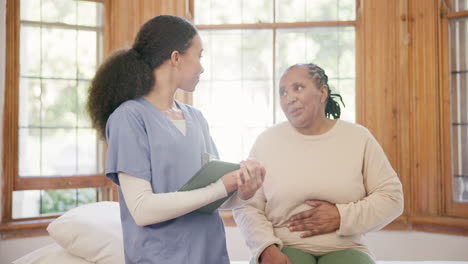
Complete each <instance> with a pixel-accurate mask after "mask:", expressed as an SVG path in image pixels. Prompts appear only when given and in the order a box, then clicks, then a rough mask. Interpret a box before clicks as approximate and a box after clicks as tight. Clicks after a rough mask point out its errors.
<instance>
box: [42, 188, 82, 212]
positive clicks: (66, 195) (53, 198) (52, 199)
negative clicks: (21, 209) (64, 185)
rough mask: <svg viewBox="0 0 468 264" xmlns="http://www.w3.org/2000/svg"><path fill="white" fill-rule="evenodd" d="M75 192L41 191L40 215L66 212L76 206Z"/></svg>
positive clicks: (63, 190)
mask: <svg viewBox="0 0 468 264" xmlns="http://www.w3.org/2000/svg"><path fill="white" fill-rule="evenodd" d="M77 196H78V194H77V190H76V189H62V190H44V191H41V210H40V214H41V215H47V214H58V213H61V212H66V211H68V210H70V209H72V208H74V207H76V205H77V202H78V201H77V199H76V198H77Z"/></svg>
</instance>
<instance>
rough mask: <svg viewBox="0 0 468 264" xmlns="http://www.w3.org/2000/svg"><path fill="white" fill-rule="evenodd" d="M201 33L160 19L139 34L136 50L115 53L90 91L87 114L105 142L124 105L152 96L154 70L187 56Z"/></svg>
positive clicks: (167, 18)
mask: <svg viewBox="0 0 468 264" xmlns="http://www.w3.org/2000/svg"><path fill="white" fill-rule="evenodd" d="M197 34H198V33H197V29H196V28H195V27H194V26H193V25H192V24H191V23H190V22H189V21H187V20H185V19H184V18H181V17H177V16H169V15H163V16H157V17H154V18H153V19H151V20H149V21H147V22H146V23H145V24H144V25H143V26H142V27H141V29H140V31H139V32H138V34H137V36H136V38H135V42H134V44H133V47H132V48H131V49H124V50H119V51H116V52H114V53H113V54H112V55H111V56H110V57H109V58H107V59H106V60H105V61H104V62H103V63H102V64H101V65H100V66H99V68H98V70H97V72H96V74H95V76H94V78H93V80H92V82H91V86H90V88H89V91H88V100H87V104H86V110H87V111H88V113H89V115H90V116H91V122H92V125H93V127H94V128H95V129H96V130H97V131H98V134H99V135H100V136H101V137H102V138H103V139H105V138H106V136H105V128H106V123H107V119H108V118H109V116H110V115H111V114H112V112H114V110H115V109H116V108H117V107H118V106H119V105H120V104H122V103H123V102H125V101H127V100H131V99H135V98H138V97H141V96H144V95H146V94H148V93H149V92H150V91H151V89H152V88H153V86H154V83H155V79H154V78H155V77H154V75H153V71H154V69H156V68H158V67H159V66H161V65H162V64H163V63H164V62H165V61H166V60H168V59H170V57H171V54H172V52H173V51H178V52H180V53H181V54H183V53H184V52H185V51H186V50H187V49H188V48H190V46H191V45H192V39H193V38H194V37H195V35H197Z"/></svg>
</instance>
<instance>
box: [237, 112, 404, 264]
mask: <svg viewBox="0 0 468 264" xmlns="http://www.w3.org/2000/svg"><path fill="white" fill-rule="evenodd" d="M250 157H251V158H253V159H256V160H258V161H260V162H261V163H262V164H263V165H264V166H265V168H266V171H267V174H266V177H265V181H264V184H263V187H262V188H261V189H260V190H259V191H257V193H256V194H255V196H254V197H253V198H252V199H251V201H249V202H248V203H247V204H246V205H245V206H244V207H241V208H238V209H235V210H234V217H235V220H236V222H237V224H238V226H239V228H240V229H241V232H242V234H243V236H244V238H245V240H246V242H247V246H248V247H249V248H250V250H251V252H252V254H253V256H254V257H255V258H256V259H258V257H259V255H260V254H261V253H262V252H263V250H264V249H265V248H266V247H267V246H269V245H271V244H275V243H276V244H278V245H279V246H280V247H282V246H286V247H293V248H297V249H301V250H303V251H305V252H308V253H310V254H313V255H323V254H326V253H328V252H332V251H336V250H342V249H348V248H354V249H357V250H361V251H364V252H366V253H368V254H370V252H369V250H368V248H367V246H366V245H365V243H364V242H363V240H362V235H363V234H364V233H366V232H369V231H374V230H378V229H380V228H382V227H384V226H385V225H387V224H388V223H390V222H391V221H392V220H393V219H395V218H396V217H398V216H399V215H400V214H401V213H402V211H403V192H402V186H401V183H400V180H399V179H398V177H397V175H396V173H395V171H394V170H393V169H392V166H391V165H390V163H389V161H388V160H387V158H386V156H385V153H384V152H383V150H382V148H381V147H380V145H379V144H378V143H377V141H376V140H375V139H374V137H373V136H372V135H371V133H370V132H369V131H368V130H367V129H366V128H364V127H362V126H359V125H356V124H352V123H349V122H346V121H342V120H338V121H337V122H336V124H335V125H334V126H333V128H332V129H331V130H329V131H328V132H326V133H324V134H321V135H317V136H306V135H303V134H300V133H299V132H297V131H296V130H295V129H294V128H293V127H292V126H291V125H290V123H289V122H284V123H281V124H278V125H276V126H274V127H272V128H269V129H268V130H266V131H265V132H263V133H262V134H261V135H260V136H259V137H258V138H257V140H256V142H255V144H254V146H253V148H252V150H251V153H250ZM309 199H318V200H324V201H328V202H331V203H335V204H336V206H337V207H338V211H339V213H340V216H341V223H340V228H339V230H337V231H336V232H332V233H328V234H323V235H317V236H312V237H308V238H300V236H299V235H300V234H301V233H302V232H290V231H289V230H288V228H287V227H286V226H287V220H288V219H289V218H290V217H291V216H292V215H294V214H296V213H299V212H302V211H304V210H307V209H310V207H309V206H308V205H306V204H305V203H304V201H306V200H309ZM370 255H371V254H370Z"/></svg>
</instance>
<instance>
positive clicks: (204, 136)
mask: <svg viewBox="0 0 468 264" xmlns="http://www.w3.org/2000/svg"><path fill="white" fill-rule="evenodd" d="M177 104H178V106H179V107H180V108H181V110H182V112H183V114H184V117H185V120H186V126H187V132H186V136H184V135H183V134H182V133H181V132H180V131H179V129H178V128H177V127H176V126H175V125H174V124H173V122H172V121H171V120H170V119H169V118H168V117H167V116H166V115H164V114H163V113H162V112H161V111H159V110H158V109H157V108H156V107H154V106H153V105H152V104H151V103H150V102H148V101H147V100H146V99H144V98H138V99H135V100H129V101H126V102H125V103H123V104H121V105H120V106H119V107H118V108H117V109H116V110H115V111H114V112H113V113H112V114H111V116H110V117H109V119H108V121H107V125H106V137H107V143H108V150H107V164H106V176H107V177H109V178H110V179H111V180H112V181H113V182H115V183H116V184H119V180H118V177H117V175H118V173H119V172H125V173H127V174H130V175H133V176H135V177H139V178H142V179H145V180H147V181H149V182H150V183H151V185H152V187H153V192H154V193H166V192H175V191H177V190H179V189H180V188H181V187H182V186H183V185H184V184H185V183H186V182H187V181H188V180H189V179H190V178H191V177H192V176H193V175H194V174H195V173H196V172H197V171H198V170H199V169H200V168H201V166H202V155H203V154H204V153H210V154H212V155H214V156H218V152H217V150H216V146H215V145H214V143H213V140H212V139H211V136H210V134H209V131H208V123H207V122H206V120H205V118H204V117H203V115H202V114H201V112H200V111H198V110H196V109H195V108H193V107H191V106H188V105H185V104H182V103H179V102H177ZM119 201H120V215H121V219H122V229H123V239H124V250H125V263H126V264H133V263H135V264H136V263H138V264H143V263H157V264H165V263H167V264H185V263H187V264H188V263H190V264H211V263H213V264H215V263H216V264H223V263H225V264H228V263H229V257H228V254H227V249H226V239H225V231H224V225H223V221H222V219H221V217H220V215H219V213H218V211H215V212H214V213H212V214H200V213H196V212H192V213H188V214H186V215H183V216H180V217H178V218H175V219H172V220H168V221H165V222H162V223H159V224H153V225H148V226H145V227H140V226H138V225H136V223H135V221H134V220H133V218H132V216H131V214H130V212H129V210H128V208H127V205H126V204H125V202H124V198H123V196H122V192H121V190H120V187H119Z"/></svg>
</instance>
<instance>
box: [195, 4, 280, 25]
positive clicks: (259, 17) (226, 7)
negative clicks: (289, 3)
mask: <svg viewBox="0 0 468 264" xmlns="http://www.w3.org/2000/svg"><path fill="white" fill-rule="evenodd" d="M271 22H273V1H272V0H255V1H252V0H231V1H219V0H197V1H195V24H198V25H208V24H243V23H244V24H246V23H247V24H250V23H271Z"/></svg>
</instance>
